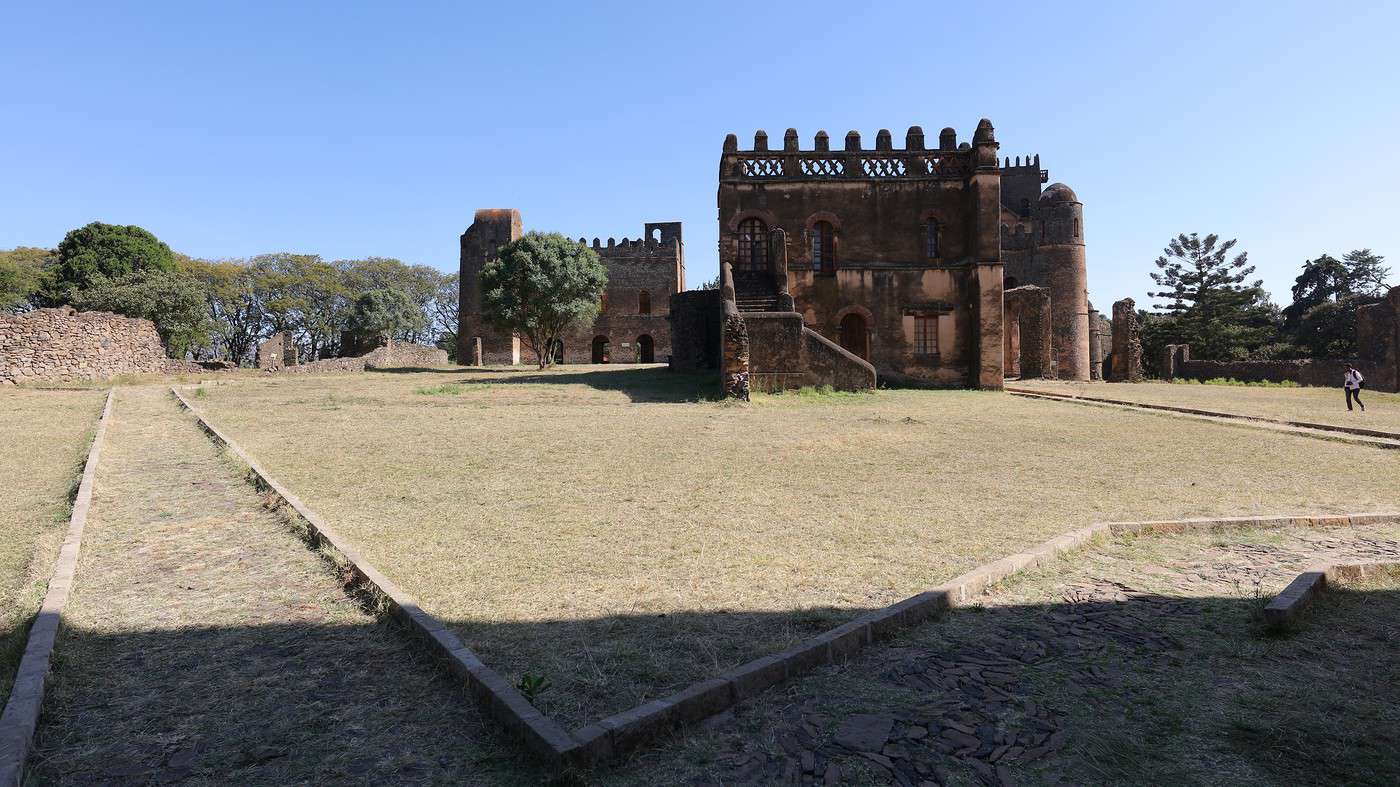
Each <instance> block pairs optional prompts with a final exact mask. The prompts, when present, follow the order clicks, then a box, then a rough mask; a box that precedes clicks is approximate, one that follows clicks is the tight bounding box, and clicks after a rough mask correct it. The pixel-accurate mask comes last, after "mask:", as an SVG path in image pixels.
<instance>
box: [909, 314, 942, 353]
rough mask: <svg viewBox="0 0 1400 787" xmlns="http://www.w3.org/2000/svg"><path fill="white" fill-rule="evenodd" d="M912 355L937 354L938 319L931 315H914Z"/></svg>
mask: <svg viewBox="0 0 1400 787" xmlns="http://www.w3.org/2000/svg"><path fill="white" fill-rule="evenodd" d="M914 354H916V355H937V354H938V318H937V317H934V316H931V315H922V314H916V315H914Z"/></svg>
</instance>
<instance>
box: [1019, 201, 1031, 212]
mask: <svg viewBox="0 0 1400 787" xmlns="http://www.w3.org/2000/svg"><path fill="white" fill-rule="evenodd" d="M1021 215H1022V216H1029V215H1031V201H1030V200H1029V199H1025V198H1022V200H1021Z"/></svg>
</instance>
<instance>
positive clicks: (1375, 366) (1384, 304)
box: [1356, 287, 1400, 393]
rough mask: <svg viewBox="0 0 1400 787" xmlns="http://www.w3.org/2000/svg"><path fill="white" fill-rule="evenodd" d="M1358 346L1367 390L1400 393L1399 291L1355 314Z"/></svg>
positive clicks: (1397, 288) (1393, 288) (1394, 291)
mask: <svg viewBox="0 0 1400 787" xmlns="http://www.w3.org/2000/svg"><path fill="white" fill-rule="evenodd" d="M1356 343H1357V346H1358V347H1359V348H1360V351H1361V364H1359V365H1360V367H1361V372H1362V374H1365V375H1366V387H1368V388H1372V389H1374V390H1377V391H1389V392H1391V393H1400V287H1392V288H1391V289H1390V292H1388V293H1386V295H1385V297H1384V298H1382V299H1381V302H1380V303H1375V304H1371V305H1369V306H1362V307H1361V308H1360V309H1357V310H1356Z"/></svg>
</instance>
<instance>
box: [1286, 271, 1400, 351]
mask: <svg viewBox="0 0 1400 787" xmlns="http://www.w3.org/2000/svg"><path fill="white" fill-rule="evenodd" d="M1384 263H1385V258H1384V257H1382V256H1381V255H1379V254H1376V253H1374V252H1372V251H1371V250H1370V249H1353V250H1352V251H1349V252H1347V253H1346V254H1344V255H1343V256H1342V259H1340V260H1339V259H1337V258H1336V257H1333V256H1332V255H1330V254H1323V255H1322V256H1320V257H1318V258H1317V259H1314V260H1305V261H1304V262H1303V270H1302V272H1300V273H1299V274H1298V278H1296V279H1294V282H1293V303H1291V304H1289V305H1288V306H1287V307H1286V308H1285V309H1284V310H1283V330H1284V333H1285V334H1287V335H1288V337H1289V339H1290V340H1291V341H1292V342H1293V343H1294V344H1295V345H1297V346H1298V347H1299V348H1300V349H1301V350H1302V351H1303V352H1304V353H1306V354H1308V355H1313V356H1347V355H1352V354H1354V353H1355V352H1356V349H1357V348H1356V310H1357V307H1359V306H1363V305H1365V304H1367V303H1374V302H1375V301H1376V300H1377V299H1378V298H1379V297H1380V296H1381V295H1382V294H1383V293H1384V292H1385V290H1386V279H1387V278H1388V277H1389V275H1390V269H1389V268H1387V267H1386V266H1385V264H1384Z"/></svg>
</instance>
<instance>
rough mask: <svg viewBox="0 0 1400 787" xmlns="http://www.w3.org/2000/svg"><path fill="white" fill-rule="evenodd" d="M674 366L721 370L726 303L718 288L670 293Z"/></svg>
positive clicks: (687, 370) (678, 369) (676, 368)
mask: <svg viewBox="0 0 1400 787" xmlns="http://www.w3.org/2000/svg"><path fill="white" fill-rule="evenodd" d="M666 319H667V320H668V321H669V322H670V324H671V325H670V327H671V339H670V342H671V368H672V369H675V370H677V371H685V372H693V371H700V370H702V369H708V370H716V371H717V370H718V369H719V364H720V354H721V348H720V342H721V333H720V331H721V328H722V326H723V325H724V305H723V302H722V300H721V298H720V292H719V290H691V291H689V292H678V293H676V294H674V295H672V296H671V297H670V308H669V311H668V313H667V317H666Z"/></svg>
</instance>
